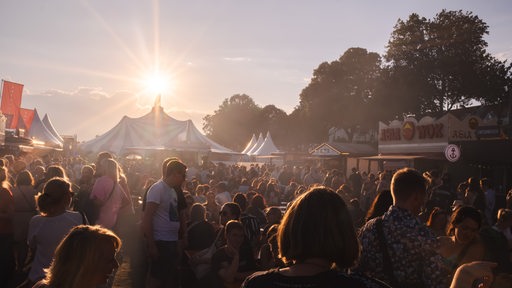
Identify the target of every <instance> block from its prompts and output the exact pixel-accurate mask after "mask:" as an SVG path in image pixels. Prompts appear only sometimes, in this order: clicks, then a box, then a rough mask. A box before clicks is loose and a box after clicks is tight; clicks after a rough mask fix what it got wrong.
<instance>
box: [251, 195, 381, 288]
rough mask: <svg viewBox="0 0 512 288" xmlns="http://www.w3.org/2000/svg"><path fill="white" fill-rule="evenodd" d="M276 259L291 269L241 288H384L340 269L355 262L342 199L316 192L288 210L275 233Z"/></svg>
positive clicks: (259, 276)
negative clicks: (276, 244) (277, 253)
mask: <svg viewBox="0 0 512 288" xmlns="http://www.w3.org/2000/svg"><path fill="white" fill-rule="evenodd" d="M277 239H278V240H277V241H278V246H279V255H280V257H281V259H282V260H283V261H284V262H285V263H287V265H289V266H288V267H286V268H277V269H272V270H269V271H265V272H257V273H254V274H253V275H251V276H249V277H248V278H247V279H246V281H245V282H244V284H243V285H242V287H245V288H252V287H327V285H330V286H329V287H331V286H332V287H388V286H387V285H386V284H384V283H382V282H379V281H377V280H374V279H371V278H368V277H365V276H363V275H356V274H347V273H344V272H343V270H344V269H346V268H350V267H352V266H353V265H354V263H355V261H356V260H357V259H358V257H359V243H358V241H357V237H356V232H355V229H354V226H353V225H352V220H351V218H350V214H349V212H348V209H347V205H346V204H345V202H344V201H343V199H342V198H341V197H340V196H339V195H338V194H336V193H335V192H334V191H333V190H332V189H330V188H326V187H315V188H312V189H310V190H309V191H308V192H306V193H304V194H302V195H300V196H299V197H298V198H297V199H296V200H295V201H294V202H293V203H292V204H291V206H290V208H289V209H288V210H287V212H286V214H285V215H284V217H283V220H282V222H281V225H280V226H279V230H278V233H277Z"/></svg>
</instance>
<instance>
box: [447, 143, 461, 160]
mask: <svg viewBox="0 0 512 288" xmlns="http://www.w3.org/2000/svg"><path fill="white" fill-rule="evenodd" d="M444 156H445V157H446V159H448V161H450V162H456V161H457V160H459V158H460V148H459V146H457V145H455V144H450V145H448V146H446V148H445V149H444Z"/></svg>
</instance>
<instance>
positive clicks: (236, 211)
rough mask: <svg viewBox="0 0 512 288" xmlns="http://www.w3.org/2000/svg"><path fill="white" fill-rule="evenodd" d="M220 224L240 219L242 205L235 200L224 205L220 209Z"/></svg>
mask: <svg viewBox="0 0 512 288" xmlns="http://www.w3.org/2000/svg"><path fill="white" fill-rule="evenodd" d="M219 213H220V224H221V225H226V223H228V221H229V220H239V219H240V214H241V211H240V206H238V204H236V203H235V202H228V203H225V204H224V205H222V208H221V209H220V212H219Z"/></svg>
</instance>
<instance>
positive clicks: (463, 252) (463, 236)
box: [439, 206, 485, 271]
mask: <svg viewBox="0 0 512 288" xmlns="http://www.w3.org/2000/svg"><path fill="white" fill-rule="evenodd" d="M481 227H482V215H481V213H480V211H478V210H477V209H476V208H474V207H471V206H461V207H459V208H458V209H457V210H455V211H454V212H453V214H452V216H451V219H450V224H449V225H448V229H447V233H446V234H447V235H448V236H446V237H440V238H439V239H440V243H441V247H440V249H439V254H441V256H443V257H444V258H445V260H446V263H447V265H449V266H450V267H451V268H452V269H453V270H454V271H455V269H456V268H457V267H459V266H460V265H462V264H465V263H469V262H472V261H480V260H483V259H484V256H485V247H484V245H483V243H482V241H481V240H480V237H479V236H478V232H479V231H480V228H481Z"/></svg>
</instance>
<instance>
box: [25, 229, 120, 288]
mask: <svg viewBox="0 0 512 288" xmlns="http://www.w3.org/2000/svg"><path fill="white" fill-rule="evenodd" d="M120 248H121V240H120V239H119V237H117V236H116V235H115V234H114V233H113V232H112V231H110V230H108V229H104V228H101V227H100V226H87V225H80V226H77V227H75V228H73V229H72V230H71V231H70V232H69V234H68V235H66V237H65V238H64V239H63V240H62V242H61V243H60V244H59V246H58V247H57V250H56V251H55V257H54V259H53V262H52V265H51V266H50V268H49V269H47V270H46V277H45V278H44V279H43V280H41V281H39V282H38V283H37V284H36V285H35V286H34V287H35V288H44V287H48V288H49V287H51V288H68V287H74V288H91V287H105V284H107V281H108V279H109V278H110V277H111V275H112V273H113V271H114V270H115V269H117V268H118V267H119V263H118V262H117V260H116V253H117V251H119V249H120Z"/></svg>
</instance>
